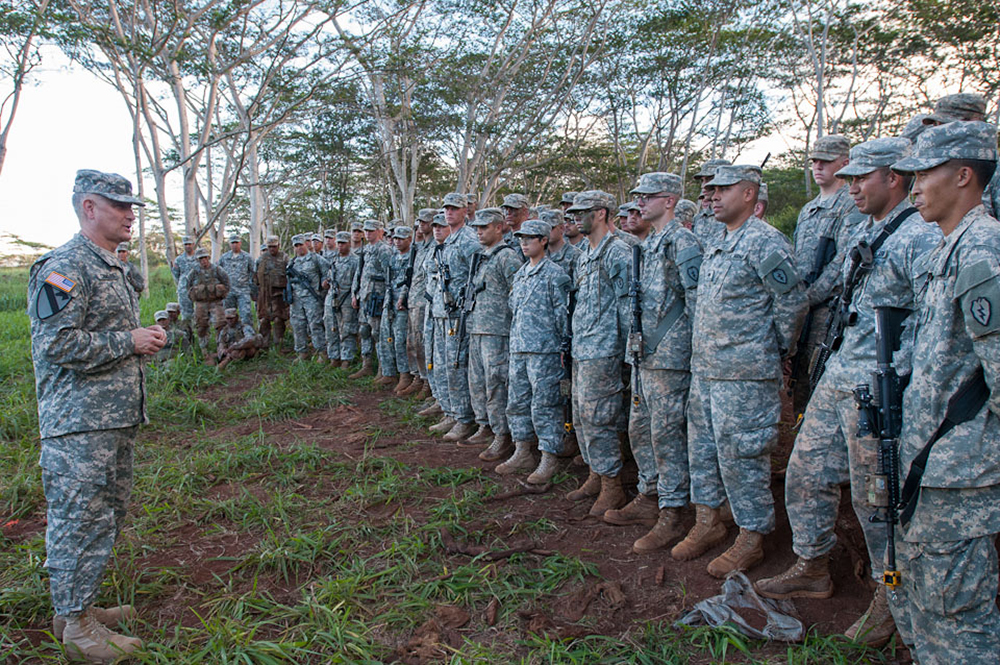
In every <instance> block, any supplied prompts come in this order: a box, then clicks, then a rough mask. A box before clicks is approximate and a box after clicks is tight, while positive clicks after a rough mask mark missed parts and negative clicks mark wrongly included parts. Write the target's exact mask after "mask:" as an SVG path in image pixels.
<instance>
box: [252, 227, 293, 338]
mask: <svg viewBox="0 0 1000 665" xmlns="http://www.w3.org/2000/svg"><path fill="white" fill-rule="evenodd" d="M267 245H268V247H273V246H277V245H278V238H277V236H271V237H270V238H268V239H267ZM287 266H288V257H287V256H285V254H284V252H281V251H279V252H278V254H277V255H276V256H271V253H270V251H267V250H266V251H264V252H261V255H260V256H258V257H257V263H256V264H255V265H254V275H253V282H254V285H255V286H256V288H257V318H258V320H259V321H260V334H261V337H263V338H264V346H265V347H266V346H268V345H269V344H274V345H275V346H280V344H281V340H282V339H283V338H284V336H285V322H286V321H288V317H289V308H288V303H287V302H285V287H286V286H287V285H288V276H287V275H286V274H285V268H286V267H287ZM272 325H273V326H274V329H273V331H272V329H271V326H272Z"/></svg>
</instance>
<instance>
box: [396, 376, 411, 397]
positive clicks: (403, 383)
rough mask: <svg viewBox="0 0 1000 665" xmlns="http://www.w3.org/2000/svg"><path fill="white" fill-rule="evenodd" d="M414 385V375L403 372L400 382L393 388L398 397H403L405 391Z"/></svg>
mask: <svg viewBox="0 0 1000 665" xmlns="http://www.w3.org/2000/svg"><path fill="white" fill-rule="evenodd" d="M412 385H413V375H412V374H410V373H409V372H403V373H402V374H400V375H399V382H398V383H397V384H396V387H395V388H393V390H392V392H393V393H394V394H395V395H396V396H397V397H402V395H403V391H404V390H406V389H407V388H409V387H410V386H412Z"/></svg>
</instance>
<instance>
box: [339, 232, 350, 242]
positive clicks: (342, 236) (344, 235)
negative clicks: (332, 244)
mask: <svg viewBox="0 0 1000 665" xmlns="http://www.w3.org/2000/svg"><path fill="white" fill-rule="evenodd" d="M337 242H351V232H350V231H337Z"/></svg>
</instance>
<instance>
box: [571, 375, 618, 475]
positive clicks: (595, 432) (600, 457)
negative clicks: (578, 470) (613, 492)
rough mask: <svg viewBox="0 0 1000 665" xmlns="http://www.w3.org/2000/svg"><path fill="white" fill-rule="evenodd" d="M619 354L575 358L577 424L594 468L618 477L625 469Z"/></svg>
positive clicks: (582, 451)
mask: <svg viewBox="0 0 1000 665" xmlns="http://www.w3.org/2000/svg"><path fill="white" fill-rule="evenodd" d="M621 366H622V361H621V358H619V357H617V356H616V357H612V358H596V359H593V360H576V359H574V360H573V424H574V426H575V427H576V431H577V442H578V443H579V445H580V454H581V455H582V456H583V461H585V462H586V463H587V466H589V467H590V470H591V471H593V472H594V473H597V474H600V475H602V476H608V477H611V478H613V477H615V476H617V475H618V474H619V473H620V472H621V470H622V454H621V450H620V449H619V448H618V424H619V419H620V418H621V412H622V391H623V390H624V386H623V385H622V367H621Z"/></svg>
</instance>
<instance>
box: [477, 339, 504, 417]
mask: <svg viewBox="0 0 1000 665" xmlns="http://www.w3.org/2000/svg"><path fill="white" fill-rule="evenodd" d="M509 341H510V340H509V338H508V337H507V336H506V335H469V401H470V402H471V403H472V412H473V413H474V414H475V418H476V423H477V424H479V425H489V426H490V429H492V430H493V433H494V434H506V433H508V432H509V431H510V427H509V426H508V425H507V373H508V371H509V367H510V365H509V358H508V352H507V348H508V343H509Z"/></svg>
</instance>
